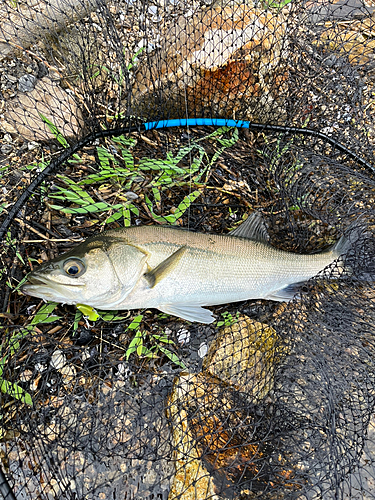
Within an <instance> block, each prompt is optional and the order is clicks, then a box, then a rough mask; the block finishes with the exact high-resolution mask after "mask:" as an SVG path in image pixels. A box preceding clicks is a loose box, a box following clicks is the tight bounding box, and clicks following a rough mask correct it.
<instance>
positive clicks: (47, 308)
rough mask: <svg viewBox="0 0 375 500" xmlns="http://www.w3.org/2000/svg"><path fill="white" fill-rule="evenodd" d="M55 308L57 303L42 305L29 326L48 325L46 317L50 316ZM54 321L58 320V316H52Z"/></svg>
mask: <svg viewBox="0 0 375 500" xmlns="http://www.w3.org/2000/svg"><path fill="white" fill-rule="evenodd" d="M56 307H57V302H47V304H44V305H43V306H42V307H41V308H40V309H39V311H38V312H37V313H36V314H35V316H34V317H33V319H32V321H31V323H30V325H29V326H32V325H39V324H40V323H49V321H48V315H49V314H51V313H52V312H53V311H54V310H55V309H56ZM54 318H55V319H54V321H56V319H60V316H54Z"/></svg>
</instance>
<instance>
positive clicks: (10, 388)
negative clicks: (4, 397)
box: [0, 379, 33, 406]
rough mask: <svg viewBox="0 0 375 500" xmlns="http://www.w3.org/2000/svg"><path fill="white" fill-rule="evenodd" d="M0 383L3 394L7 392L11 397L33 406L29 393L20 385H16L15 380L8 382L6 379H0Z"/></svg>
mask: <svg viewBox="0 0 375 500" xmlns="http://www.w3.org/2000/svg"><path fill="white" fill-rule="evenodd" d="M0 384H1V385H0V390H1V392H3V393H4V394H8V395H9V396H11V397H12V398H14V399H18V400H19V401H22V403H25V404H26V405H28V406H33V400H32V398H31V396H30V394H29V393H28V392H26V391H24V390H23V389H22V387H20V386H19V385H17V384H16V383H15V382H8V380H1V379H0Z"/></svg>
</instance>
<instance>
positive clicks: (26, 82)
mask: <svg viewBox="0 0 375 500" xmlns="http://www.w3.org/2000/svg"><path fill="white" fill-rule="evenodd" d="M36 83H37V79H36V77H35V76H34V75H22V76H21V78H20V79H19V80H18V90H19V91H20V92H31V91H32V90H33V89H34V88H35V85H36Z"/></svg>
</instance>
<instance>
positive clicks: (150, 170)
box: [44, 118, 238, 227]
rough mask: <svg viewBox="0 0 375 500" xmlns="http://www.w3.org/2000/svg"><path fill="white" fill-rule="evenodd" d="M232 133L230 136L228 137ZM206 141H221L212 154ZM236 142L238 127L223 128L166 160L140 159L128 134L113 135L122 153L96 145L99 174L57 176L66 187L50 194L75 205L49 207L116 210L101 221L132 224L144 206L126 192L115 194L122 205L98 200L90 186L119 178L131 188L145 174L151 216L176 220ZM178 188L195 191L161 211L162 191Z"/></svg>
mask: <svg viewBox="0 0 375 500" xmlns="http://www.w3.org/2000/svg"><path fill="white" fill-rule="evenodd" d="M44 119H45V118H44ZM45 120H46V119H45ZM46 123H47V125H48V126H49V127H50V129H51V131H52V132H53V133H54V135H55V137H56V139H57V140H58V141H59V142H60V143H61V144H62V145H63V146H64V147H67V145H68V143H67V142H66V140H65V139H64V138H63V136H62V134H61V133H60V132H59V130H58V129H57V128H56V127H55V126H53V124H51V122H49V121H48V120H46ZM228 134H230V136H229V137H225V135H228ZM207 139H212V140H215V141H216V142H217V144H218V145H219V147H218V149H217V150H216V151H215V153H214V154H213V155H212V157H211V158H210V157H209V155H208V154H207V153H206V151H205V149H204V148H203V147H202V145H201V144H200V142H201V141H203V140H207ZM237 140H238V130H237V129H232V128H230V127H220V128H218V129H217V130H215V131H214V132H212V133H211V134H209V135H207V136H205V137H202V138H200V139H198V140H196V141H192V142H191V143H190V144H189V145H188V146H184V147H182V148H181V149H180V150H179V151H178V152H177V153H176V154H175V155H173V154H172V153H170V152H167V154H166V158H165V159H155V158H148V157H144V158H141V159H140V160H136V159H135V157H134V155H133V153H132V149H133V148H134V146H135V145H136V140H135V139H134V138H132V137H124V136H119V137H116V138H113V142H114V143H115V144H116V147H117V151H118V154H117V153H115V152H111V151H109V149H107V148H105V147H104V146H98V147H97V148H96V152H97V156H98V163H99V170H98V172H96V173H93V174H89V175H87V176H85V177H84V178H83V179H81V180H79V181H78V182H76V181H74V180H73V179H71V178H69V177H68V176H66V175H58V176H57V178H58V179H59V181H60V183H61V184H63V185H56V186H54V192H53V193H49V194H48V198H50V199H52V200H60V201H63V202H65V203H69V204H70V206H68V207H67V206H65V205H64V204H56V203H53V204H49V207H50V208H52V209H54V210H59V211H60V212H62V213H65V214H88V213H97V214H98V215H101V214H103V213H104V212H108V211H111V212H113V213H111V214H110V215H109V216H108V217H107V218H106V219H105V220H104V222H102V224H109V223H111V222H115V221H118V220H120V219H123V221H124V226H125V227H127V226H130V225H131V216H132V214H134V215H135V216H139V208H138V207H137V206H136V204H135V203H134V201H133V200H128V199H127V198H126V197H125V196H123V195H122V194H121V193H116V199H117V200H120V201H121V203H116V204H113V203H108V202H106V201H103V200H101V201H96V200H95V199H94V198H93V197H92V196H91V195H90V194H89V193H88V192H87V190H86V189H87V188H88V187H89V186H94V185H95V184H98V183H100V184H101V186H103V183H105V182H106V181H107V182H108V183H114V182H115V183H116V185H117V186H118V188H120V189H121V190H123V191H126V190H129V189H131V187H132V184H133V183H134V181H135V180H136V179H137V178H139V177H140V174H142V173H144V175H146V176H148V177H149V178H150V180H149V184H148V185H149V188H150V193H149V194H144V201H145V204H146V206H147V208H148V210H149V213H150V215H151V216H152V218H153V219H154V220H155V221H156V222H160V223H166V222H168V223H169V224H176V223H177V221H178V219H180V218H181V217H182V216H183V215H184V213H185V212H186V211H187V210H188V209H189V208H190V206H191V204H192V203H194V201H195V200H196V199H197V198H198V197H199V196H200V195H201V190H202V187H204V185H205V182H206V181H205V180H203V176H205V177H206V179H207V178H208V175H209V172H210V169H211V168H212V166H213V165H214V164H215V162H216V161H217V159H218V158H219V157H220V155H221V154H222V153H223V151H224V150H225V149H226V148H228V147H231V146H233V145H234V144H235V143H236V142H237ZM78 158H79V157H78ZM120 160H121V163H122V164H121V165H120V162H119V161H120ZM141 178H142V177H141ZM104 186H105V184H104ZM173 186H187V187H189V189H190V193H189V194H188V195H186V196H185V197H184V199H183V200H182V201H181V202H180V203H179V205H178V206H177V208H174V210H173V211H171V212H170V213H169V214H163V215H159V214H157V213H156V210H157V209H160V206H161V193H162V191H164V190H166V189H171V188H172V187H173ZM194 188H195V189H194ZM72 205H73V206H72ZM77 205H78V206H77ZM155 207H156V208H155Z"/></svg>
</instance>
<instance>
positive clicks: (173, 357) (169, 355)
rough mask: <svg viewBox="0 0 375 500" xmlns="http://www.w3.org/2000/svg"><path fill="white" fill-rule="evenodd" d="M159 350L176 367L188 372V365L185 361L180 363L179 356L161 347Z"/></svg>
mask: <svg viewBox="0 0 375 500" xmlns="http://www.w3.org/2000/svg"><path fill="white" fill-rule="evenodd" d="M159 350H160V351H161V352H162V353H163V354H165V355H166V356H167V358H168V359H170V360H171V361H172V363H174V364H175V365H177V366H179V367H181V368H182V369H183V370H186V365H185V363H184V362H183V361H180V359H179V358H178V356H177V354H175V353H174V352H171V351H170V350H169V349H166V348H165V347H161V346H159Z"/></svg>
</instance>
